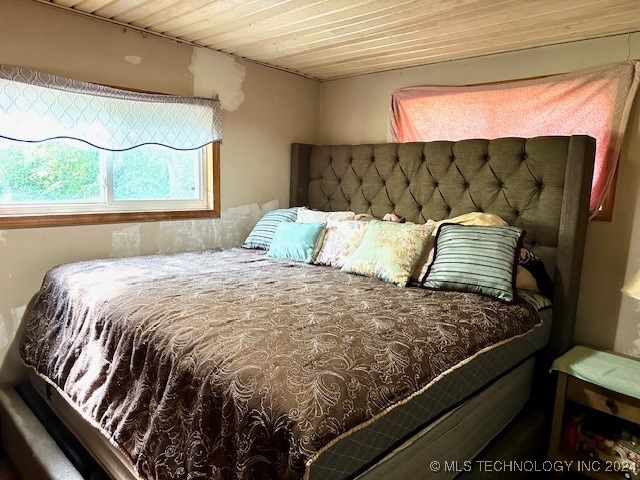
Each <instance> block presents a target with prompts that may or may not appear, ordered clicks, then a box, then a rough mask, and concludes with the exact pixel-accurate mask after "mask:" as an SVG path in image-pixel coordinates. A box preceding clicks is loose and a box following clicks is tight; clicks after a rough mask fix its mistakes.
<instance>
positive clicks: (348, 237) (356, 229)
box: [313, 220, 369, 268]
mask: <svg viewBox="0 0 640 480" xmlns="http://www.w3.org/2000/svg"><path fill="white" fill-rule="evenodd" d="M367 225H369V222H365V221H358V220H344V221H336V220H330V221H329V222H327V229H326V232H325V236H324V241H323V243H322V246H321V247H320V251H319V252H318V256H317V257H316V260H315V261H314V262H313V263H315V264H316V265H330V266H332V267H338V268H341V267H342V266H343V265H344V264H345V262H346V260H347V259H348V258H349V257H350V256H351V255H352V254H353V252H355V251H356V248H358V247H359V246H360V244H361V243H362V239H363V238H364V234H365V232H366V231H367Z"/></svg>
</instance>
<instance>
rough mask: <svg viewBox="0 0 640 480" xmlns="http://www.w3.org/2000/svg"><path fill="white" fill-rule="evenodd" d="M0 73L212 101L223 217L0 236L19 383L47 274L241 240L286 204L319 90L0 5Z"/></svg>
mask: <svg viewBox="0 0 640 480" xmlns="http://www.w3.org/2000/svg"><path fill="white" fill-rule="evenodd" d="M0 12H1V14H0V63H5V64H14V65H20V66H25V67H29V68H32V69H35V70H42V71H47V72H52V73H57V74H59V75H65V76H69V77H73V78H79V79H82V80H87V81H92V82H97V83H104V84H109V85H114V86H122V87H129V88H137V89H141V90H150V91H157V92H163V93H173V94H187V95H190V94H192V93H194V92H195V93H196V94H200V95H203V94H207V95H211V94H219V95H220V96H221V99H222V100H223V107H224V110H223V122H222V123H223V134H224V140H223V144H222V147H221V195H222V199H221V204H222V210H223V212H222V216H221V218H220V219H215V220H194V221H175V222H150V223H138V224H114V225H95V226H77V227H57V228H34V229H22V230H5V231H0V265H1V266H2V267H1V268H0V380H2V381H4V380H10V379H13V378H16V377H17V376H19V375H20V374H21V369H20V368H19V366H20V362H19V360H18V358H17V355H16V351H15V348H14V347H15V342H16V332H17V330H18V329H19V325H20V320H21V317H22V312H23V310H24V306H25V305H26V304H27V303H28V302H29V299H30V298H31V297H32V295H33V294H34V293H35V292H36V291H37V290H38V287H39V286H40V283H41V281H42V277H43V276H44V274H45V272H46V271H47V270H48V269H49V268H51V267H52V266H54V265H57V264H60V263H65V262H70V261H74V260H82V259H88V258H104V257H118V256H128V255H138V254H154V253H169V252H175V251H185V250H198V249H202V248H213V247H220V246H223V247H224V246H231V245H235V244H238V243H239V242H241V241H242V240H243V239H244V237H245V236H246V234H247V233H248V231H249V229H250V228H251V226H252V225H253V224H254V223H255V221H256V220H257V219H258V218H259V216H260V215H261V213H262V212H264V211H266V210H269V209H273V208H276V207H277V206H278V205H283V206H284V205H288V201H289V149H290V145H291V143H292V142H315V141H317V128H318V99H319V84H318V83H317V82H314V81H312V80H308V79H304V78H301V77H298V76H295V75H291V74H287V73H283V72H280V71H277V70H274V69H270V68H266V67H262V66H259V65H255V64H252V63H249V62H244V61H237V60H235V59H234V58H232V57H229V56H227V55H223V54H219V53H216V52H209V51H202V50H200V49H197V50H196V49H194V48H193V47H191V46H188V45H183V44H180V43H177V42H174V41H170V40H166V39H162V38H158V37H154V36H150V35H143V34H141V33H139V32H135V31H131V30H126V29H123V28H122V27H118V26H115V25H111V24H108V23H105V22H101V21H98V20H93V19H88V18H86V17H82V16H80V15H76V14H72V13H69V12H64V11H61V10H58V9H54V8H51V7H47V6H44V5H40V4H37V3H35V2H25V1H21V0H0Z"/></svg>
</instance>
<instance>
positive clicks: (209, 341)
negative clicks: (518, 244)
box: [20, 249, 539, 480]
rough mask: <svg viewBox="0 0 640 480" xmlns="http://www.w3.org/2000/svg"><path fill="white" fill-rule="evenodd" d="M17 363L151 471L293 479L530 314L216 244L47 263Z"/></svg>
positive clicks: (523, 324)
mask: <svg viewBox="0 0 640 480" xmlns="http://www.w3.org/2000/svg"><path fill="white" fill-rule="evenodd" d="M25 319H26V329H25V331H24V334H23V336H22V339H21V342H20V351H21V355H22V358H23V359H24V361H25V363H26V364H27V365H28V366H32V367H33V368H34V369H35V370H36V371H37V372H39V373H40V374H41V375H42V376H43V377H45V378H46V379H48V380H49V381H50V382H51V383H53V384H54V385H55V386H57V388H58V389H59V390H60V391H61V392H63V394H64V395H65V396H66V397H67V398H68V399H69V400H70V401H71V402H72V403H73V404H74V405H75V406H76V408H77V409H78V410H79V411H80V412H81V413H82V414H83V416H84V417H85V418H87V419H88V420H89V421H91V422H92V423H93V424H94V425H96V426H98V427H99V428H100V429H101V430H102V431H103V432H104V433H105V434H106V435H107V436H108V437H110V439H111V441H112V443H114V445H117V446H118V447H119V448H120V449H121V450H123V451H124V452H126V454H127V455H128V456H129V457H130V458H131V460H132V462H133V463H134V464H135V466H136V468H137V469H138V471H139V472H140V475H141V476H143V477H148V478H153V479H187V478H188V479H191V480H193V479H200V478H202V479H232V478H238V479H258V478H259V479H276V478H284V479H293V478H301V477H302V476H303V475H304V473H305V466H306V464H307V463H308V462H310V461H312V459H313V458H314V455H316V454H317V453H318V452H319V451H320V450H321V449H322V448H323V447H325V446H326V445H327V444H328V443H329V442H330V441H332V440H334V439H336V438H337V437H338V436H340V435H341V434H344V433H345V432H348V431H349V430H350V429H353V428H354V427H356V426H358V425H360V424H362V423H363V422H365V421H367V420H369V419H371V418H373V417H375V416H377V415H380V414H382V413H383V412H384V411H385V410H387V409H389V408H390V407H391V406H393V405H394V404H395V403H396V402H398V401H399V400H401V399H404V398H407V397H408V396H410V395H412V394H414V393H415V392H418V391H420V390H421V389H422V388H423V387H424V386H425V385H427V384H428V383H429V382H430V381H431V380H432V379H434V378H435V377H436V376H438V375H439V374H441V373H443V372H445V371H447V370H448V369H450V368H451V367H452V366H454V365H456V364H457V363H458V362H460V361H462V360H464V359H466V358H468V357H470V356H472V355H473V354H474V353H476V352H478V351H479V350H481V349H483V348H485V347H487V346H489V345H491V344H493V343H496V342H499V341H501V340H504V339H508V338H510V337H512V336H514V335H518V334H522V333H524V332H526V331H528V330H530V329H531V328H533V326H534V325H535V324H536V323H537V322H538V321H539V320H538V314H537V313H536V311H535V309H534V308H533V307H531V306H530V305H529V304H527V303H525V302H521V303H517V304H515V305H506V304H504V303H502V302H499V301H497V300H493V299H490V298H487V297H482V296H479V295H473V294H464V293H453V292H433V291H428V290H422V289H418V288H398V287H395V286H392V285H387V284H384V283H382V282H380V281H378V280H374V279H370V278H364V277H359V276H355V275H349V274H345V273H342V272H340V271H339V270H337V269H333V268H331V267H318V266H312V265H304V264H298V263H293V262H288V261H281V260H273V259H269V258H267V257H265V256H264V255H263V254H260V253H256V252H251V251H243V250H240V249H232V250H228V251H223V252H202V253H187V254H179V255H173V256H152V257H138V258H130V259H119V260H96V261H87V262H80V263H74V264H70V265H64V266H61V267H57V268H55V269H53V270H51V271H50V272H49V273H48V274H47V275H46V277H45V279H44V283H43V286H42V289H41V291H40V293H39V295H38V297H37V299H36V301H35V302H34V304H33V305H32V306H31V308H30V309H29V311H28V312H27V314H26V315H25Z"/></svg>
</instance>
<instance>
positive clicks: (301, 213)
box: [296, 208, 356, 223]
mask: <svg viewBox="0 0 640 480" xmlns="http://www.w3.org/2000/svg"><path fill="white" fill-rule="evenodd" d="M354 218H356V214H355V213H354V212H322V211H320V210H311V209H309V208H300V209H299V210H298V218H297V219H296V222H299V223H317V222H325V223H326V222H328V221H330V220H353V219H354Z"/></svg>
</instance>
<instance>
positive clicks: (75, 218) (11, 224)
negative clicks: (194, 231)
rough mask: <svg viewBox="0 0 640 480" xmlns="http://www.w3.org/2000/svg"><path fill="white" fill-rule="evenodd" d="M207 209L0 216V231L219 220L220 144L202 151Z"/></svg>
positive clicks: (216, 143)
mask: <svg viewBox="0 0 640 480" xmlns="http://www.w3.org/2000/svg"><path fill="white" fill-rule="evenodd" d="M205 152H206V153H205V154H206V158H205V162H206V182H205V183H206V192H205V199H206V201H207V208H206V209H197V210H166V211H165V210H158V211H140V212H106V213H68V214H16V215H0V230H2V229H14V228H37V227H60V226H71V225H99V224H107V223H125V222H153V221H164V220H182V219H196V218H219V217H220V141H217V142H214V143H211V144H209V145H207V146H206V147H205Z"/></svg>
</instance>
